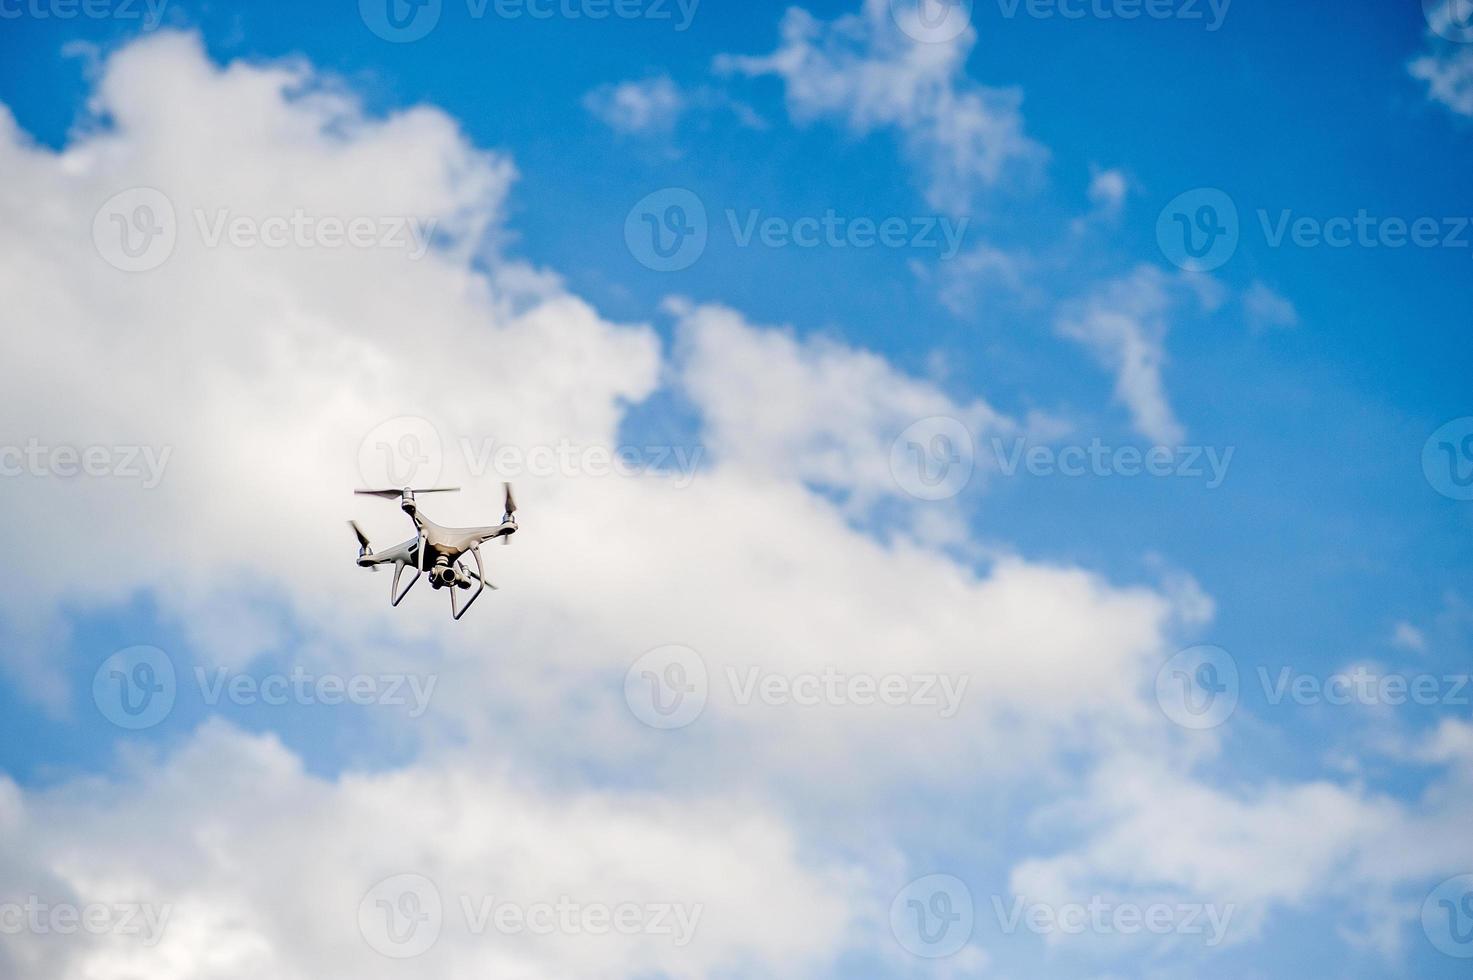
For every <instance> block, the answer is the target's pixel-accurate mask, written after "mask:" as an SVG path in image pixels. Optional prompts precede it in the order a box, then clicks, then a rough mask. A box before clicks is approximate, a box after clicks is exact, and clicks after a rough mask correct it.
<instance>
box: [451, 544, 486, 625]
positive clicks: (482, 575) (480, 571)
mask: <svg viewBox="0 0 1473 980" xmlns="http://www.w3.org/2000/svg"><path fill="white" fill-rule="evenodd" d="M471 557H472V558H474V559H475V560H476V570H475V571H474V572H472V571H469V570H467V569H465V568H463V567H462V566H461V565H460V563H459V562H456V565H455V567H456V568H458V569H460V570H461V571H462V572H465V573H466V574H467V575H469V576H471V578H474V579H475V580H476V581H477V582H478V583H480V586H479V588H477V589H476V591H475V592H472V593H471V597H470V598H469V599H467V600H466V601H465V605H463V606H462V605H460V604H459V603H457V602H456V596H457V595H458V594H459V591H460V590H458V589H454V588H452V589H451V590H450V615H451V617H452V618H453V619H455V620H456V621H457V622H459V620H460V617H462V616H464V615H465V614H466V613H467V612H468V611H469V610H470V608H471V605H472V604H474V603H475V601H476V600H477V599H479V598H480V597H481V593H482V592H485V591H486V588H487V586H490V587H491V588H492V589H493V590H494V589H495V588H496V586H494V585H491V583H489V582H487V581H486V568H485V566H484V565H482V564H481V547H480V545H477V546H476V547H474V548H472V549H471Z"/></svg>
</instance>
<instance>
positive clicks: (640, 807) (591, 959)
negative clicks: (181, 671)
mask: <svg viewBox="0 0 1473 980" xmlns="http://www.w3.org/2000/svg"><path fill="white" fill-rule="evenodd" d="M123 775H124V776H125V777H126V778H125V779H124V780H120V781H116V782H97V781H92V782H79V783H71V784H66V785H63V786H61V787H59V788H57V789H54V790H48V791H43V792H36V793H23V792H21V791H19V790H17V789H16V788H15V787H14V786H13V785H12V784H9V783H7V782H4V781H0V824H3V826H4V831H5V832H4V835H3V837H0V867H4V868H5V874H4V875H3V877H0V882H3V883H0V903H12V902H13V903H19V904H25V903H26V902H27V901H28V900H29V898H30V897H31V896H33V895H34V896H36V897H37V898H39V899H41V900H42V901H43V902H47V903H49V904H59V903H71V904H75V905H78V906H86V905H90V904H101V905H112V904H114V903H121V902H141V903H145V904H146V905H149V906H153V907H155V908H158V909H159V910H160V912H161V914H162V913H163V910H164V909H165V907H167V913H166V914H167V918H166V919H165V920H164V927H163V932H162V941H159V942H157V943H156V944H153V945H150V944H148V943H146V942H144V941H143V939H144V938H145V937H137V936H128V935H108V936H102V937H97V938H95V939H91V940H90V941H88V942H79V941H77V939H78V937H75V936H58V935H40V934H36V933H34V932H31V931H29V930H26V931H23V932H21V933H20V934H18V935H7V937H6V943H5V946H4V947H3V948H0V968H7V967H8V969H4V972H5V973H6V975H7V976H12V977H16V976H19V977H43V976H44V977H56V978H68V980H69V978H80V977H87V978H91V980H127V978H130V977H139V976H147V977H152V978H157V980H176V978H177V980H215V978H218V980H234V978H238V977H246V976H270V977H274V978H280V980H298V978H300V980H307V978H312V980H330V978H355V980H357V978H377V977H397V976H403V975H404V973H405V970H406V969H408V970H410V971H412V972H414V973H417V974H419V975H426V976H442V977H450V976H467V977H468V976H499V977H518V978H532V977H566V976H580V977H626V976H633V975H649V974H652V973H659V974H661V975H664V976H669V977H681V978H695V977H706V976H711V975H713V974H715V973H718V972H720V971H721V970H722V968H723V967H726V966H728V965H730V964H735V963H743V964H747V965H748V967H749V968H750V969H752V970H753V971H755V972H756V973H757V974H766V975H772V974H774V973H784V974H790V975H803V974H804V973H806V972H809V971H811V970H814V969H816V968H820V967H822V966H824V965H825V964H826V963H827V962H829V961H830V960H831V959H832V957H833V956H834V955H835V953H836V952H837V951H838V950H839V949H840V948H841V945H842V943H843V942H844V940H845V937H846V936H845V934H846V929H847V927H848V922H849V918H850V915H851V911H850V910H851V909H853V908H855V907H856V906H857V905H858V904H859V901H860V900H859V899H857V896H858V895H859V894H862V893H863V891H864V890H865V888H866V884H865V882H864V881H863V879H862V878H860V877H858V876H857V875H856V874H855V873H854V872H853V871H851V870H849V869H846V868H843V867H837V866H836V867H832V868H827V869H825V868H809V867H806V866H805V864H804V862H803V861H801V860H800V858H799V856H798V853H797V852H798V843H797V841H796V840H795V839H794V838H793V837H792V835H791V833H790V832H789V831H788V829H787V828H786V826H785V825H784V823H783V822H782V820H780V819H779V818H777V817H776V816H774V815H773V814H771V813H769V812H765V811H764V810H762V809H760V808H757V807H754V806H752V805H750V804H745V805H740V806H734V805H732V804H731V802H730V801H724V800H720V799H710V800H693V801H687V802H676V801H674V800H671V799H668V798H665V797H662V796H659V795H654V794H649V795H641V794H633V793H626V794H609V793H599V792H592V791H579V792H557V791H550V790H546V789H542V788H539V787H537V786H535V785H531V784H529V783H526V782H524V781H518V780H517V779H515V778H513V777H511V776H509V775H508V774H507V773H505V772H502V771H498V769H496V768H487V767H484V766H480V765H476V764H475V763H469V762H465V761H457V762H453V763H448V764H445V765H442V766H436V767H429V766H420V767H417V768H414V769H410V770H405V771H399V772H390V773H384V774H379V775H346V776H344V777H342V778H341V779H339V780H338V781H336V782H327V781H324V780H321V779H318V778H315V777H313V776H311V775H308V774H307V773H306V772H304V771H303V769H302V765H301V763H300V761H299V760H298V759H297V758H295V757H294V756H293V755H291V754H290V753H289V752H287V751H286V750H284V749H283V748H282V747H281V746H280V745H279V744H278V743H277V742H275V741H274V740H273V739H270V738H266V737H249V736H246V735H244V734H242V733H240V732H238V731H236V730H235V729H232V728H230V727H229V726H226V725H223V724H220V723H212V724H210V725H207V726H206V727H205V728H203V729H202V730H201V731H200V732H199V733H198V734H197V735H196V736H195V737H194V738H193V739H192V740H191V741H190V742H189V743H188V744H187V745H186V746H185V747H184V748H183V749H182V750H181V751H180V752H179V753H178V754H177V755H176V756H174V757H173V758H170V759H168V760H149V759H138V760H135V761H134V762H133V763H132V764H131V765H130V766H128V768H127V769H126V770H125V772H124V773H123ZM405 874H412V875H419V876H423V877H424V878H426V879H428V880H429V881H430V882H432V883H433V885H434V887H435V890H436V891H437V892H438V894H439V897H440V900H441V902H442V906H443V912H442V914H441V915H440V916H439V917H438V918H437V920H435V921H436V922H437V923H438V924H439V927H440V931H439V937H438V940H436V941H435V942H434V944H433V945H432V946H430V947H429V949H428V950H427V951H426V952H424V954H423V955H422V956H420V957H418V958H415V959H410V960H407V961H401V960H396V959H390V958H387V957H385V956H383V955H381V953H380V952H379V951H378V950H377V949H376V948H375V947H374V946H373V945H371V942H377V943H379V944H380V945H382V946H385V947H386V948H392V947H388V946H387V944H385V943H384V942H383V935H381V934H380V933H379V932H378V931H377V929H376V928H375V927H374V923H375V922H376V921H377V920H376V919H375V918H372V917H375V916H382V915H384V914H385V913H384V911H383V910H381V909H378V908H370V909H369V910H368V912H369V915H370V917H371V918H370V925H369V927H368V928H367V929H363V930H362V931H360V915H359V913H360V906H361V905H362V904H363V902H364V899H365V897H366V896H368V894H369V892H370V890H371V889H372V888H373V887H374V886H375V885H376V884H377V883H378V882H380V881H382V880H384V879H386V878H390V877H393V876H398V875H405ZM563 899H566V900H568V901H570V902H571V903H576V905H577V906H578V907H579V908H580V910H581V909H585V908H588V907H590V906H603V907H607V908H608V909H610V910H613V909H616V908H617V907H619V906H621V905H625V904H626V903H634V904H635V905H638V906H640V907H641V909H643V908H644V907H648V906H656V905H659V906H669V907H670V908H671V911H670V912H669V913H652V914H650V916H649V918H648V919H643V916H642V919H643V921H644V922H645V923H647V924H648V925H649V926H650V927H651V928H649V929H648V930H647V931H640V932H635V933H634V934H631V935H624V934H621V933H619V932H617V931H615V930H613V929H612V928H609V929H607V934H606V935H595V934H592V933H591V932H589V931H583V926H582V921H583V920H582V916H581V911H580V913H579V914H578V917H577V918H574V919H564V918H563V917H562V916H561V915H559V917H558V918H557V919H554V920H548V921H549V922H551V923H552V924H554V925H555V927H556V931H554V932H552V933H551V934H536V932H535V931H534V930H536V929H542V928H545V927H544V926H543V925H538V924H537V923H536V922H529V925H528V926H526V927H523V928H521V929H518V928H517V927H516V926H515V925H508V926H506V927H504V928H497V927H496V926H495V925H494V922H495V921H496V920H494V919H493V920H491V921H492V923H493V924H492V925H489V926H484V925H483V924H484V923H485V922H486V920H484V919H483V918H481V916H482V915H483V914H484V910H485V908H486V906H484V905H483V903H484V902H486V901H490V900H494V901H495V902H496V903H497V904H499V905H500V904H510V905H514V906H517V907H519V908H523V909H530V908H531V907H532V906H534V905H540V904H549V905H555V904H556V903H558V902H559V901H560V900H563ZM466 902H468V903H469V909H470V910H471V911H470V912H469V913H468V912H467V906H466V904H465V903H466ZM422 907H423V908H425V909H426V910H428V908H429V906H428V905H425V906H422ZM676 909H679V910H681V911H680V912H679V913H677V912H676V911H675V910H676ZM656 914H658V915H660V916H661V917H662V919H663V924H662V923H661V922H656V921H654V918H655V915H656ZM682 916H683V918H682ZM508 921H510V920H508ZM566 921H571V922H572V923H573V926H572V928H571V929H569V928H565V927H564V925H563V923H564V922H566ZM433 924H435V923H431V925H433ZM403 925H407V923H405V924H403ZM426 928H428V927H426ZM667 928H668V929H671V930H674V931H672V932H671V933H669V934H667V933H666V932H664V931H662V930H663V929H667ZM427 934H428V933H427ZM147 938H153V937H147Z"/></svg>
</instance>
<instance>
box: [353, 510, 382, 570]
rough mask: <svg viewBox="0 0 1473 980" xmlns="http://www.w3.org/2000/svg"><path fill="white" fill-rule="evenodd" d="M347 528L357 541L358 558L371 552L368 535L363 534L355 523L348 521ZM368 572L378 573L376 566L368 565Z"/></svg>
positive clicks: (361, 529)
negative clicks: (351, 530)
mask: <svg viewBox="0 0 1473 980" xmlns="http://www.w3.org/2000/svg"><path fill="white" fill-rule="evenodd" d="M348 526H349V527H351V528H352V529H353V535H354V536H355V537H357V539H358V557H359V558H362V557H363V556H364V555H366V554H368V553H369V552H370V551H371V550H372V549H371V548H370V547H369V544H368V535H366V534H364V533H363V528H361V527H359V526H358V522H357V521H349V522H348ZM368 570H369V571H370V572H376V571H378V566H377V565H370V566H368Z"/></svg>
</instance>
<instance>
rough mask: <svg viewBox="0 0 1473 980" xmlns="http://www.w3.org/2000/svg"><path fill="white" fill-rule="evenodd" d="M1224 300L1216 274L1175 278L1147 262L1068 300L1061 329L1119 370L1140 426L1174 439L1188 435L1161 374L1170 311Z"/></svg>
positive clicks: (1119, 392) (1121, 390)
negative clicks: (1078, 298) (1075, 299)
mask: <svg viewBox="0 0 1473 980" xmlns="http://www.w3.org/2000/svg"><path fill="white" fill-rule="evenodd" d="M1220 301H1221V296H1220V287H1218V286H1217V285H1216V283H1215V282H1214V281H1213V280H1210V279H1207V278H1205V277H1201V276H1196V277H1192V278H1182V277H1175V278H1173V277H1170V276H1168V275H1166V274H1165V273H1163V272H1162V271H1161V270H1160V269H1157V268H1155V267H1154V266H1148V265H1142V266H1138V267H1137V268H1136V269H1135V270H1134V271H1133V272H1131V273H1130V274H1129V275H1127V276H1124V277H1122V278H1119V279H1115V280H1112V281H1110V282H1107V283H1105V284H1104V285H1102V286H1100V287H1098V288H1097V289H1095V290H1094V292H1093V293H1091V295H1089V296H1088V297H1087V298H1086V299H1084V300H1083V301H1081V302H1076V303H1072V304H1070V305H1068V306H1067V307H1066V308H1065V311H1064V313H1063V314H1062V315H1061V316H1060V318H1059V320H1058V330H1059V332H1060V333H1061V334H1062V335H1063V336H1065V337H1068V338H1070V339H1072V340H1077V341H1079V342H1080V343H1082V344H1084V345H1085V346H1086V347H1087V348H1088V349H1089V350H1090V351H1091V353H1093V354H1094V356H1095V358H1096V360H1098V361H1099V362H1100V363H1101V364H1102V365H1104V366H1105V367H1106V368H1108V369H1110V370H1111V371H1113V372H1114V374H1115V398H1116V400H1117V401H1119V402H1120V403H1121V404H1123V405H1124V406H1125V407H1126V409H1127V410H1128V411H1129V412H1130V416H1131V421H1132V422H1133V424H1134V426H1135V429H1136V431H1137V432H1139V433H1140V434H1141V435H1142V436H1145V437H1146V438H1147V439H1152V440H1155V441H1156V442H1158V443H1160V444H1163V445H1170V444H1174V443H1177V442H1179V441H1180V440H1181V439H1182V438H1183V437H1184V436H1185V430H1184V429H1183V428H1182V425H1181V423H1180V422H1178V421H1177V419H1176V414H1175V413H1174V412H1173V411H1172V408H1171V404H1170V401H1169V399H1168V398H1167V395H1166V385H1165V382H1164V380H1163V379H1162V376H1161V373H1162V368H1163V367H1164V365H1165V363H1166V334H1167V332H1168V330H1169V329H1170V317H1171V316H1172V315H1173V314H1174V313H1177V312H1179V311H1180V309H1181V308H1182V307H1183V306H1186V307H1188V308H1190V307H1191V306H1200V307H1202V308H1205V309H1208V310H1210V309H1212V308H1214V307H1216V305H1217V304H1218V303H1219V302H1220Z"/></svg>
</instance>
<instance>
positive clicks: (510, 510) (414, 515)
mask: <svg viewBox="0 0 1473 980" xmlns="http://www.w3.org/2000/svg"><path fill="white" fill-rule="evenodd" d="M502 486H503V487H505V489H506V513H505V514H503V515H502V518H501V523H500V524H496V525H492V526H489V527H441V526H440V525H439V524H436V523H435V522H434V521H432V520H430V519H429V518H427V517H425V516H424V515H423V514H421V513H420V512H419V505H418V504H417V503H416V502H415V495H416V494H424V493H456V492H458V491H459V490H460V487H435V488H433V489H429V490H414V489H410V488H408V487H405V488H404V489H402V490H355V491H353V492H354V493H356V494H359V495H362V496H368V497H382V498H383V499H385V500H393V499H394V498H395V497H398V498H399V508H400V509H401V510H403V511H404V513H406V514H408V515H409V519H410V520H411V521H413V522H414V529H415V535H414V537H412V538H410V539H409V540H408V541H405V542H404V543H403V544H398V545H395V546H394V547H392V548H387V549H385V550H383V551H374V550H373V546H372V545H370V544H369V543H368V535H366V534H364V533H363V529H362V528H361V527H359V526H358V522H357V521H349V522H348V525H349V526H350V527H352V528H353V533H354V534H355V535H356V536H357V537H358V567H359V568H367V569H370V570H371V571H375V572H376V571H378V570H379V566H381V565H393V566H394V581H393V582H391V583H389V601H390V604H391V605H393V606H395V607H397V606H398V605H399V603H401V602H403V601H404V597H405V596H407V595H409V590H410V589H412V588H414V583H416V582H418V581H419V578H420V576H421V575H423V574H425V573H426V572H428V573H429V576H430V585H431V587H433V588H434V589H436V590H437V591H438V590H440V589H449V590H450V615H451V617H452V618H453V619H455V620H457V621H458V620H459V619H460V617H462V616H464V615H465V614H466V612H467V611H468V610H469V609H470V607H471V605H472V604H473V603H474V602H475V601H476V600H477V599H479V598H480V597H481V593H482V592H485V591H486V589H487V588H488V587H489V588H491V589H493V590H494V589H495V588H496V586H494V585H492V584H491V583H490V582H488V581H486V568H485V565H484V564H483V563H482V561H481V545H483V544H485V543H486V542H487V541H490V540H491V539H492V538H500V539H501V543H502V544H511V536H512V535H513V534H515V533H516V532H517V518H516V513H517V502H516V498H514V497H513V496H512V495H511V484H510V483H504V484H502ZM467 555H469V556H470V557H471V559H472V560H473V561H474V562H475V564H476V570H475V571H471V570H470V569H468V568H466V567H465V564H464V559H465V557H466V556H467ZM407 567H413V568H414V577H413V578H411V579H410V580H409V584H408V585H406V586H404V590H403V591H402V592H401V591H400V590H399V580H400V578H401V577H402V576H403V574H404V569H405V568H407ZM472 579H474V580H475V581H476V582H478V583H480V587H479V588H477V589H476V591H475V592H474V593H473V594H472V595H471V597H470V598H469V599H466V600H465V604H464V605H461V604H460V602H459V601H458V600H459V593H460V592H461V591H468V590H469V589H470V588H471V585H472Z"/></svg>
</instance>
